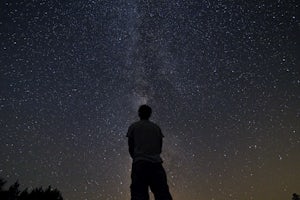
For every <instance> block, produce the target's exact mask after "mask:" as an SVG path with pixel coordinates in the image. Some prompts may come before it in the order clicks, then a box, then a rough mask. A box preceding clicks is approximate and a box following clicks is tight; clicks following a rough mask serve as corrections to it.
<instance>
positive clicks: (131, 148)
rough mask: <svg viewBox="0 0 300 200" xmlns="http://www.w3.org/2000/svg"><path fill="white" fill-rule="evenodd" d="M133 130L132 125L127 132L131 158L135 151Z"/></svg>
mask: <svg viewBox="0 0 300 200" xmlns="http://www.w3.org/2000/svg"><path fill="white" fill-rule="evenodd" d="M132 131H133V128H132V126H130V127H129V128H128V131H127V134H126V137H128V147H129V154H130V156H131V158H133V153H134V139H133V135H132Z"/></svg>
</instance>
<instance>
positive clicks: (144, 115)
mask: <svg viewBox="0 0 300 200" xmlns="http://www.w3.org/2000/svg"><path fill="white" fill-rule="evenodd" d="M138 112H139V117H140V119H149V118H150V116H151V113H152V109H151V107H150V106H148V105H141V106H140V108H139V111H138Z"/></svg>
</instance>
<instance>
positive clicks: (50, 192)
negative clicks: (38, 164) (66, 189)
mask: <svg viewBox="0 0 300 200" xmlns="http://www.w3.org/2000/svg"><path fill="white" fill-rule="evenodd" d="M5 184H6V181H5V180H4V179H2V178H0V199H1V200H41V199H43V200H63V197H62V195H61V193H60V191H59V190H57V189H54V188H52V187H51V186H49V187H48V188H47V189H46V190H44V189H43V188H42V187H39V188H35V189H33V190H32V191H30V192H28V188H26V189H25V190H23V191H22V192H20V190H19V186H20V184H19V182H18V181H17V182H15V183H14V184H13V185H11V186H10V187H9V189H8V190H4V188H3V186H4V185H5Z"/></svg>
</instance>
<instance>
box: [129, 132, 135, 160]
mask: <svg viewBox="0 0 300 200" xmlns="http://www.w3.org/2000/svg"><path fill="white" fill-rule="evenodd" d="M128 147H129V154H130V156H131V158H133V152H134V140H133V137H128Z"/></svg>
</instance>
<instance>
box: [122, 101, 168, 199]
mask: <svg viewBox="0 0 300 200" xmlns="http://www.w3.org/2000/svg"><path fill="white" fill-rule="evenodd" d="M138 113H139V117H140V121H138V122H135V123H133V124H132V125H131V126H130V127H129V128H128V133H127V135H126V136H127V137H128V145H129V153H130V156H131V157H132V159H133V162H132V171H131V181H132V182H131V186H130V189H131V200H149V193H148V190H149V189H148V188H149V187H150V189H151V191H152V192H153V194H154V197H155V200H172V197H171V194H170V192H169V187H168V184H167V176H166V172H165V170H164V168H163V166H162V162H163V161H162V159H161V157H160V153H161V149H162V138H163V137H164V136H163V134H162V132H161V130H160V128H159V126H158V125H156V124H155V123H153V122H151V121H149V118H150V116H151V113H152V109H151V107H149V106H148V105H142V106H140V108H139V110H138Z"/></svg>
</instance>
